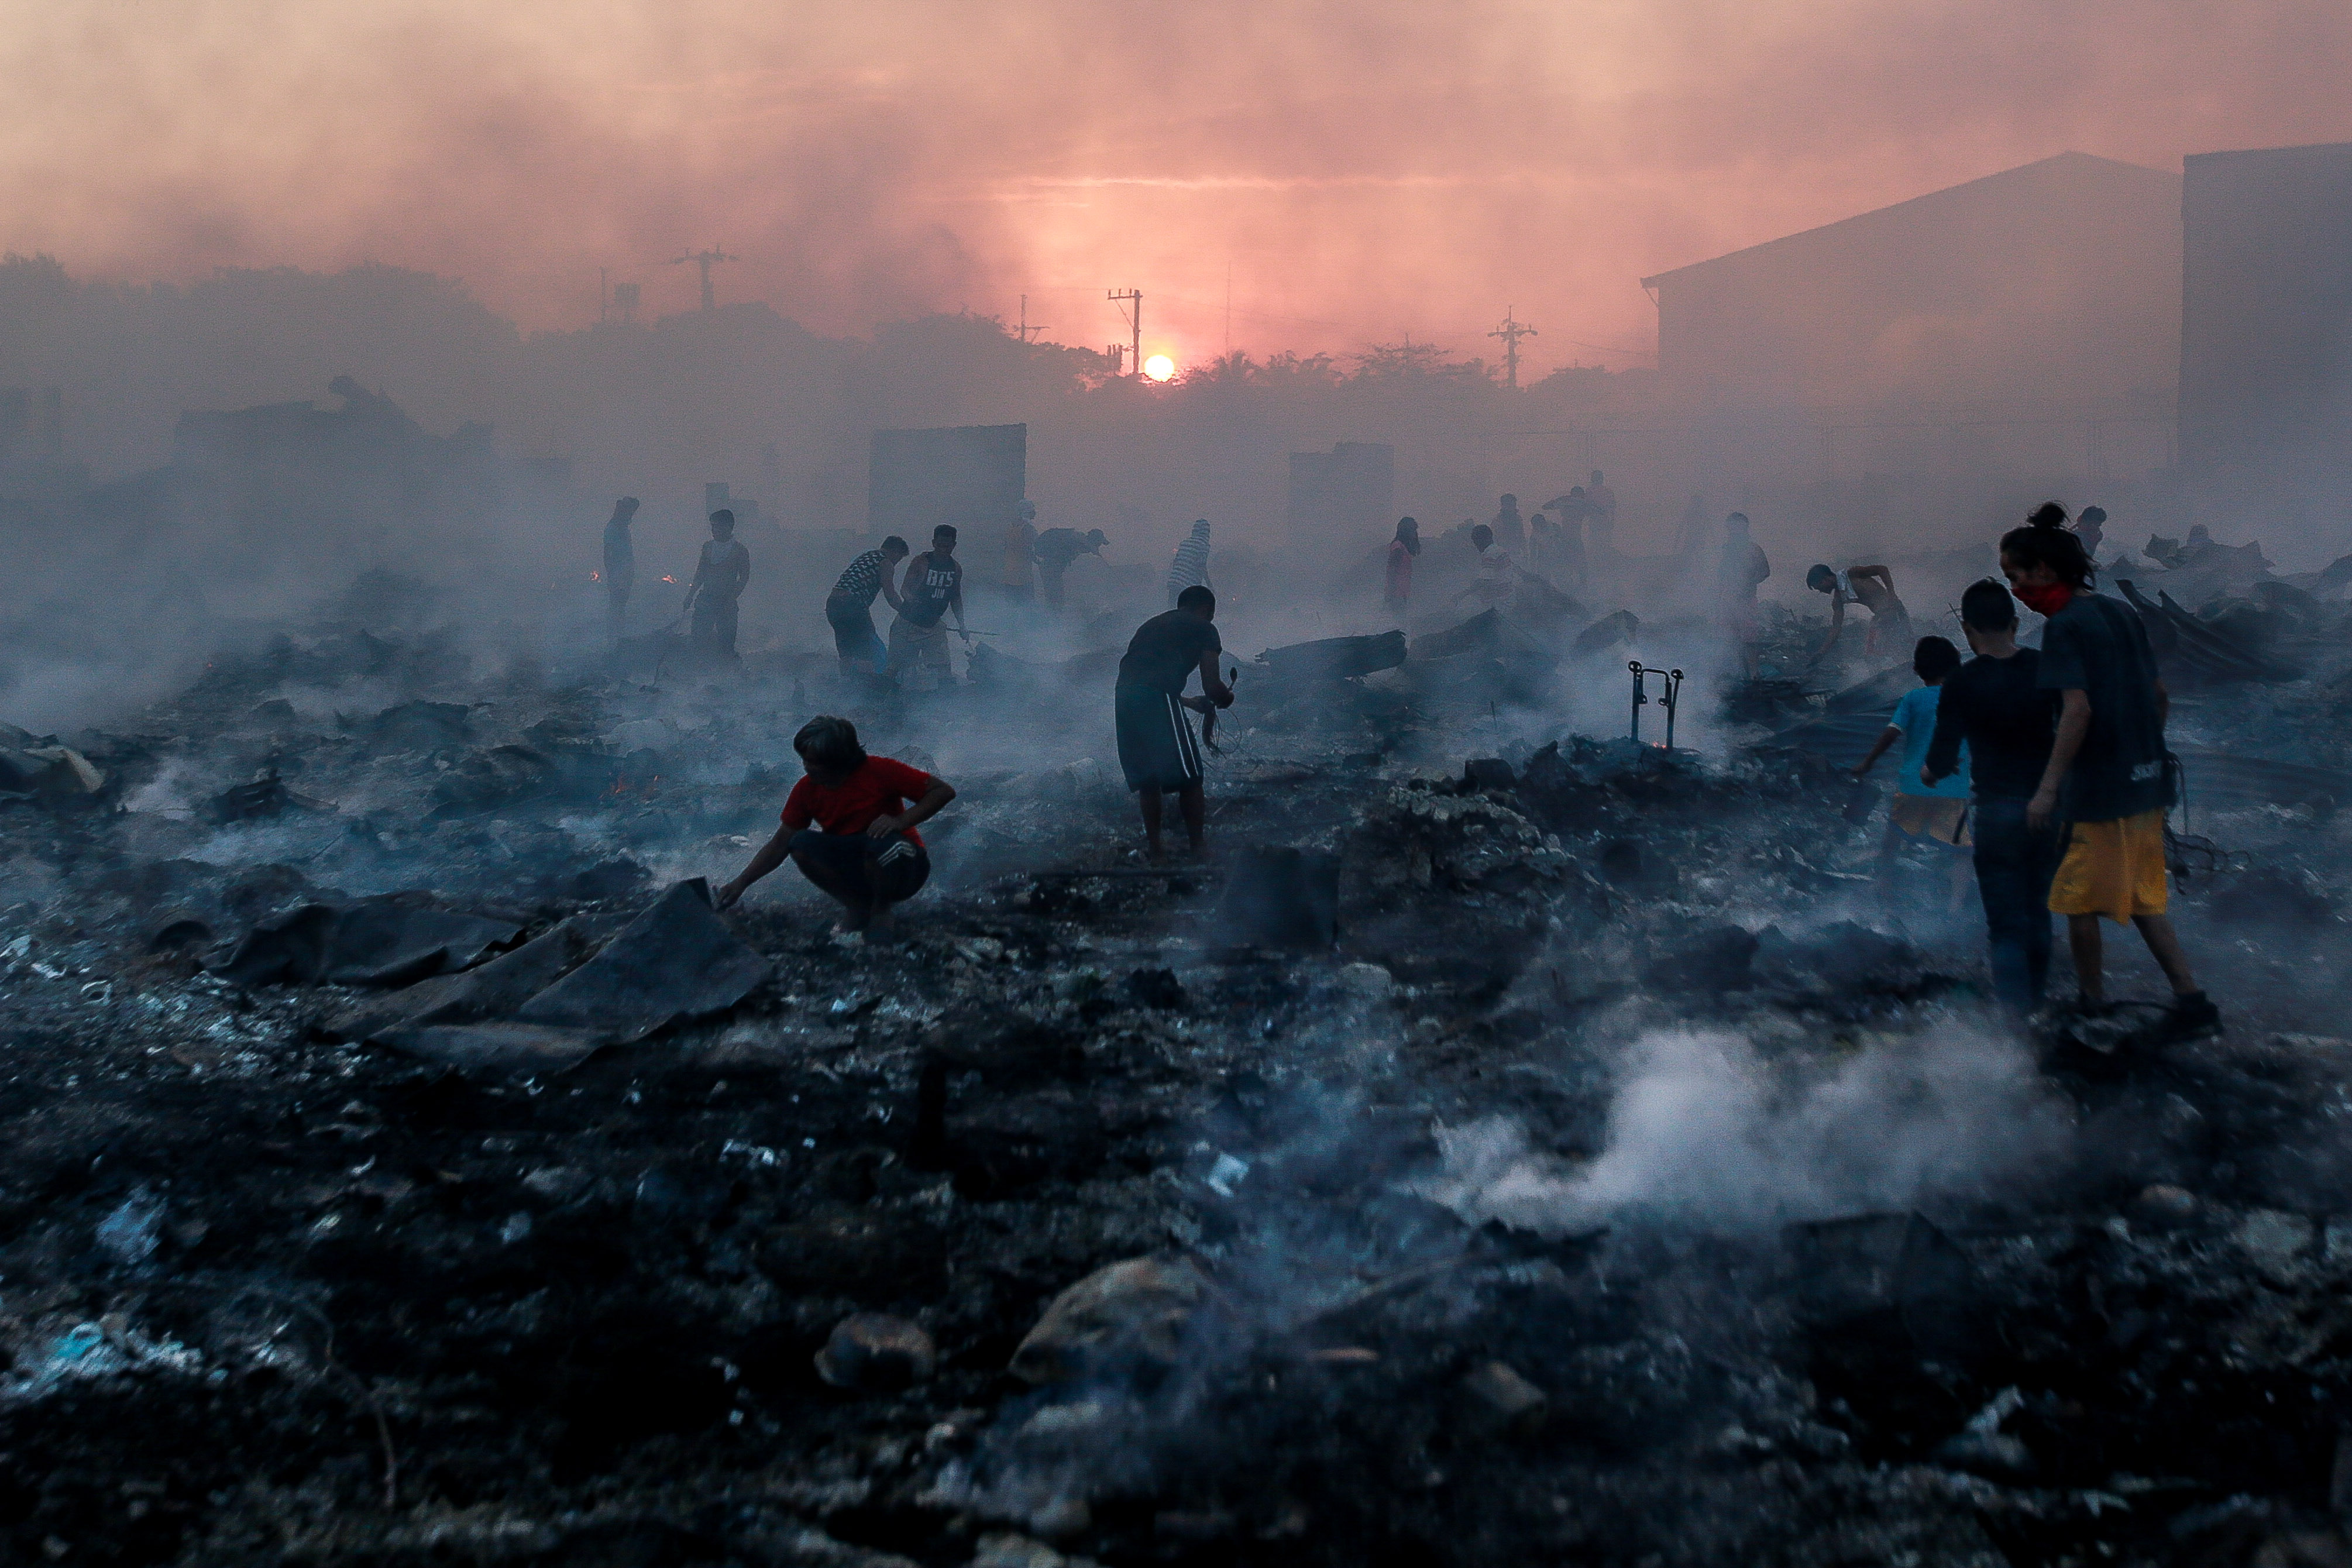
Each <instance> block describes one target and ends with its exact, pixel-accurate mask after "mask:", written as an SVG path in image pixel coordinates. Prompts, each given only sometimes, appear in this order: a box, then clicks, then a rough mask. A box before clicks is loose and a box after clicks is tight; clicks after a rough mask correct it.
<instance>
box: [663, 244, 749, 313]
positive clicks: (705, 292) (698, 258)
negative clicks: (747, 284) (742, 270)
mask: <svg viewBox="0 0 2352 1568" xmlns="http://www.w3.org/2000/svg"><path fill="white" fill-rule="evenodd" d="M742 259H743V258H741V257H740V256H730V255H728V254H727V253H726V252H725V251H723V250H720V249H719V248H718V247H712V248H710V249H709V250H689V251H688V252H687V253H686V254H685V255H684V256H673V257H671V258H670V260H669V264H670V265H671V266H672V267H683V266H684V265H685V264H686V263H688V262H689V261H695V262H699V263H701V265H702V308H703V309H704V310H717V309H718V308H719V302H718V300H717V298H716V297H715V296H714V295H713V294H712V293H711V292H710V264H711V263H712V262H714V261H740V260H742Z"/></svg>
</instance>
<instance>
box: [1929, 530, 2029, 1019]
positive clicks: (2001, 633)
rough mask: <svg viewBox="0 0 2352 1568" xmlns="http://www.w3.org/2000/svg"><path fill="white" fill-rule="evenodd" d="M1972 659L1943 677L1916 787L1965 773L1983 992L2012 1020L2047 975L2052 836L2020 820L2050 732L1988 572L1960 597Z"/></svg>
mask: <svg viewBox="0 0 2352 1568" xmlns="http://www.w3.org/2000/svg"><path fill="white" fill-rule="evenodd" d="M1960 628H1961V630H1962V631H1963V632H1965V633H1966V634H1967V636H1968V639H1969V648H1971V649H1972V650H1973V651H1974V652H1975V654H1976V658H1972V659H1970V660H1969V661H1968V663H1966V664H1964V665H1962V666H1960V668H1958V669H1956V670H1954V671H1953V672H1952V673H1951V674H1950V675H1949V676H1948V677H1946V678H1945V680H1944V685H1943V696H1942V697H1941V698H1940V699H1939V700H1937V704H1936V734H1935V738H1934V739H1933V740H1932V741H1930V742H1928V744H1927V763H1926V764H1925V766H1923V767H1922V768H1921V769H1920V773H1919V777H1920V780H1921V782H1922V783H1924V784H1931V785H1932V784H1936V783H1937V781H1939V780H1942V779H1947V778H1951V777H1954V776H1956V775H1960V774H1961V773H1962V763H1961V761H1960V753H1961V750H1962V748H1963V747H1965V748H1966V749H1967V752H1968V763H1967V764H1966V774H1965V776H1966V777H1968V779H1969V784H1970V788H1971V790H1972V791H1973V794H1974V802H1973V809H1974V813H1975V816H1976V821H1975V823H1974V825H1973V826H1974V830H1975V835H1976V841H1977V845H1976V868H1977V894H1978V897H1979V898H1980V899H1981V900H1983V902H1984V917H1985V942H1986V945H1987V947H1988V948H1989V950H1990V960H1991V965H1992V987H1993V994H1994V995H1995V996H1996V997H1998V998H1999V999H2000V1005H2001V1008H2002V1010H2003V1011H2004V1012H2006V1013H2007V1014H2008V1015H2009V1016H2010V1018H2011V1022H2013V1023H2021V1022H2023V1021H2024V1019H2025V1016H2026V1015H2028V1014H2029V1013H2032V1011H2033V1010H2034V1009H2035V1008H2036V1007H2039V1006H2040V1005H2042V986H2043V984H2045V983H2046V981H2047V980H2048V978H2049V974H2050V877H2051V873H2053V871H2055V870H2056V869H2057V868H2058V840H2057V836H2056V835H2055V834H2053V833H2052V832H2051V831H2050V829H2049V828H2047V827H2034V826H2029V825H2028V824H2027V822H2026V820H2025V808H2026V803H2027V802H2029V801H2031V800H2032V798H2033V792H2034V790H2035V789H2036V788H2037V787H2038V786H2039V785H2040V784H2041V782H2042V769H2043V767H2044V766H2046V765H2047V764H2048V763H2049V761H2050V742H2051V738H2052V736H2053V735H2054V734H2055V733H2056V731H2057V704H2056V703H2055V702H2054V701H2053V700H2052V698H2051V695H2050V693H2049V692H2047V691H2044V690H2043V689H2042V685H2041V669H2042V655H2041V654H2040V653H2038V652H2037V651H2035V650H2034V649H2032V648H2030V647H2018V646H2017V602H2016V601H2015V600H2014V599H2012V598H2011V597H2010V594H2009V590H2008V588H2006V587H2005V586H2003V585H2002V584H2000V583H1998V582H1995V581H1994V580H1992V579H1991V578H1990V577H1988V578H1986V579H1985V580H1984V581H1983V582H1981V583H1974V584H1969V589H1968V592H1966V593H1964V594H1962V595H1960Z"/></svg>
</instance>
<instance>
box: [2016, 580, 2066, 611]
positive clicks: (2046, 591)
mask: <svg viewBox="0 0 2352 1568" xmlns="http://www.w3.org/2000/svg"><path fill="white" fill-rule="evenodd" d="M2010 592H2011V593H2012V594H2015V595H2017V597H2018V600H2019V602H2020V603H2021V604H2023V605H2024V606H2025V607H2026V608H2027V609H2029V610H2032V612H2033V613H2034V614H2035V615H2037V616H2054V615H2056V614H2057V613H2058V612H2059V611H2061V610H2063V609H2064V608H2065V607H2066V606H2067V605H2071V604H2073V603H2074V589H2073V588H2072V587H2070V586H2068V585H2067V584H2063V583H2044V584H2039V585H2033V584H2028V585H2027V586H2025V587H2022V588H2011V590H2010Z"/></svg>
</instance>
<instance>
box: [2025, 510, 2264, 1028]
mask: <svg viewBox="0 0 2352 1568" xmlns="http://www.w3.org/2000/svg"><path fill="white" fill-rule="evenodd" d="M2000 569H2001V571H2002V573H2003V574H2005V575H2007V577H2008V578H2009V585H2010V588H2011V591H2012V592H2014V593H2015V594H2016V595H2017V596H2018V598H2019V599H2021V600H2022V601H2023V602H2024V605H2025V607H2026V608H2027V609H2029V610H2032V611H2035V612H2036V613H2038V614H2040V615H2043V616H2048V617H2049V624H2048V625H2047V626H2043V627H2042V662H2041V668H2040V669H2039V670H2038V671H2037V672H2036V676H2035V679H2037V680H2038V681H2039V682H2040V683H2041V686H2042V689H2043V690H2045V691H2055V692H2057V693H2058V697H2059V709H2058V732H2057V736H2056V739H2055V740H2054V741H2053V743H2052V745H2051V748H2050V761H2049V763H2048V765H2047V766H2045V767H2044V768H2043V770H2042V782H2041V784H2040V785H2039V786H2038V787H2037V788H2036V789H2035V790H2034V792H2033V798H2032V800H2031V801H2030V802H2028V803H2027V805H2026V807H2025V819H2026V822H2027V823H2028V824H2029V825H2030V826H2034V827H2042V826H2047V825H2049V824H2050V823H2052V822H2053V821H2055V820H2057V819H2059V818H2060V816H2061V815H2062V813H2061V810H2060V805H2061V795H2062V792H2063V805H2064V810H2063V818H2064V820H2066V821H2067V822H2069V823H2071V824H2072V825H2073V826H2072V827H2071V828H2070V829H2069V831H2068V836H2067V842H2066V853H2065V858H2063V859H2062V860H2061V861H2060V862H2059V863H2058V873H2057V877H2056V879H2055V880H2053V882H2052V883H2051V887H2050V908H2051V910H2052V911H2053V913H2056V914H2062V915H2064V916H2065V917H2066V934H2067V939H2068V942H2069V945H2070V946H2071V947H2072V948H2073V950H2074V977H2075V980H2076V982H2077V984H2080V985H2081V987H2082V999H2081V1005H2082V1009H2083V1011H2084V1012H2085V1013H2088V1014H2092V1015H2098V1014H2103V1013H2104V1012H2105V1010H2106V981H2105V974H2104V973H2103V965H2104V962H2105V954H2104V952H2103V949H2102V939H2101V937H2100V935H2099V917H2100V916H2102V915H2105V917H2106V918H2107V919H2109V920H2111V921H2116V922H2117V923H2118V924H2120V923H2121V922H2123V921H2130V922H2131V923H2132V924H2133V925H2135V926H2137V927H2138V928H2139V934H2140V939H2141V940H2142V941H2144V942H2147V951H2148V952H2149V953H2150V954H2151V955H2153V956H2154V958H2155V959H2156V962H2157V963H2158V964H2159V965H2161V966H2162V968H2163V970H2164V974H2165V978H2166V979H2168V980H2169V981H2170V982H2171V983H2172V1005H2171V1007H2170V1008H2169V1009H2168V1011H2167V1012H2166V1014H2165V1016H2164V1019H2163V1021H2162V1022H2161V1023H2160V1024H2158V1026H2157V1027H2156V1029H2155V1030H2154V1031H2153V1032H2152V1035H2151V1036H2144V1037H2143V1039H2144V1041H2145V1042H2146V1043H2150V1044H2157V1043H2162V1042H2165V1041H2169V1040H2182V1039H2192V1038H2196V1037H2200V1036H2203V1035H2210V1034H2212V1033H2215V1032H2216V1031H2218V1030H2219V1029H2220V1028H2221V1014H2220V1013H2219V1012H2218V1011H2217V1010H2216V1009H2215V1008H2214V1005H2213V1004H2212V1003H2211V1002H2210V1001H2209V1000H2208V999H2207V998H2206V995H2205V993H2204V992H2203V991H2201V990H2200V989H2199V988H2198V985H2197V981H2196V978H2195V977H2194V976H2193V975H2191V974H2190V973H2189V956H2188V954H2187V953H2185V952H2182V951H2181V949H2180V938H2179V935H2178V934H2177V933H2175V932H2174V931H2173V929H2172V921H2170V919H2169V918H2168V917H2167V915H2166V913H2165V883H2164V879H2165V867H2164V812H2165V808H2166V806H2168V805H2170V804H2171V800H2172V781H2171V779H2170V777H2169V776H2168V770H2167V768H2166V763H2167V761H2168V754H2167V752H2165V749H2164V721H2165V716H2166V714H2167V712H2168V710H2169V709H2170V708H2171V705H2172V700H2171V697H2170V694H2168V692H2167V691H2166V690H2165V689H2164V682H2163V681H2162V680H2160V679H2158V678H2157V673H2156V656H2155V654H2154V653H2152V652H2151V651H2150V650H2149V648H2148V645H2147V628H2146V627H2145V626H2142V625H2141V623H2140V618H2139V616H2137V615H2136V614H2134V613H2133V612H2132V611H2131V610H2130V609H2129V608H2127V607H2126V606H2125V605H2121V604H2118V603H2117V602H2116V601H2115V600H2113V599H2108V598H2103V597H2101V596H2100V595H2096V594H2094V593H2092V592H2091V591H2090V586H2091V571H2092V567H2091V561H2090V557H2089V555H2088V554H2087V553H2086V552H2084V549H2083V541H2082V537H2081V535H2079V534H2076V533H2074V532H2072V531H2069V530H2068V529H2067V527H2066V511H2065V509H2064V508H2063V507H2061V506H2060V505H2059V504H2058V503H2057V502H2056V501H2048V502H2045V503H2044V504H2043V505H2042V507H2041V508H2040V509H2039V510H2036V511H2035V512H2034V514H2033V516H2032V518H2031V519H2030V520H2028V521H2027V522H2026V525H2025V526H2024V527H2023V528H2012V529H2011V530H2010V531H2008V532H2007V533H2005V534H2003V535H2001V539H2000Z"/></svg>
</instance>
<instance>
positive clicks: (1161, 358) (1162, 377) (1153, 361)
mask: <svg viewBox="0 0 2352 1568" xmlns="http://www.w3.org/2000/svg"><path fill="white" fill-rule="evenodd" d="M1143 374H1146V375H1148V376H1150V378H1151V379H1152V380H1154V381H1166V380H1167V379H1168V378H1169V377H1171V376H1172V375H1174V374H1176V362H1175V361H1174V360H1172V359H1170V358H1169V357H1168V356H1167V355H1166V354H1153V355H1152V356H1151V357H1150V359H1148V360H1145V361H1144V362H1143Z"/></svg>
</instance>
